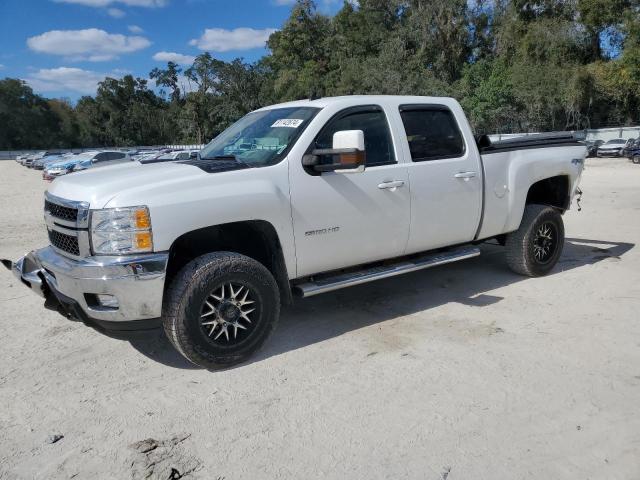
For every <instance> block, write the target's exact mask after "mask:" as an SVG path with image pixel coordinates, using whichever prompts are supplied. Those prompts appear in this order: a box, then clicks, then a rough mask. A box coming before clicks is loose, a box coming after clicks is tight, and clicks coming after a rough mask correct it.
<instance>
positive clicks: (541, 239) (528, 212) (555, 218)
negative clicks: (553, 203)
mask: <svg viewBox="0 0 640 480" xmlns="http://www.w3.org/2000/svg"><path fill="white" fill-rule="evenodd" d="M563 246H564V224H563V222H562V216H561V215H560V212H558V210H557V209H555V208H552V207H548V206H546V205H527V206H526V207H525V210H524V215H523V217H522V222H521V223H520V228H518V230H516V231H515V232H512V233H510V234H508V235H507V241H506V245H505V247H506V250H507V264H508V265H509V268H511V270H513V271H514V272H516V273H519V274H520V275H526V276H528V277H541V276H543V275H546V274H547V273H549V272H550V271H551V269H553V267H554V266H555V265H556V263H558V260H559V259H560V255H561V254H562V247H563Z"/></svg>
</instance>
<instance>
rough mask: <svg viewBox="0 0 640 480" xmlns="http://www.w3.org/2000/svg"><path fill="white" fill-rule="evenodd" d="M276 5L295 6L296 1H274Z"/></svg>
mask: <svg viewBox="0 0 640 480" xmlns="http://www.w3.org/2000/svg"><path fill="white" fill-rule="evenodd" d="M273 3H275V4H276V5H293V4H294V3H296V0H273Z"/></svg>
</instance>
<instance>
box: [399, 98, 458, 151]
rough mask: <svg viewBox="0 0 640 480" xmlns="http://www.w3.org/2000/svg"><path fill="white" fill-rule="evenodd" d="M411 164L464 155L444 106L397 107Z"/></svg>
mask: <svg viewBox="0 0 640 480" xmlns="http://www.w3.org/2000/svg"><path fill="white" fill-rule="evenodd" d="M400 117H401V118H402V123H403V125H404V130H405V133H406V136H407V142H408V143H409V151H410V152H411V160H412V161H414V162H425V161H431V160H440V159H446V158H458V157H461V156H463V155H464V153H465V151H466V146H465V142H464V138H463V136H462V132H461V131H460V127H459V126H458V122H457V121H456V118H455V116H454V114H453V112H452V111H451V110H450V109H449V108H448V107H446V106H444V105H401V106H400Z"/></svg>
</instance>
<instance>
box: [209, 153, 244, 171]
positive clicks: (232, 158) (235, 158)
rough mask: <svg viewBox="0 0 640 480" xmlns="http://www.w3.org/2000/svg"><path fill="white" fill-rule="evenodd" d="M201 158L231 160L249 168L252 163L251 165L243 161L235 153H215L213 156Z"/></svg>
mask: <svg viewBox="0 0 640 480" xmlns="http://www.w3.org/2000/svg"><path fill="white" fill-rule="evenodd" d="M200 160H231V161H234V162H236V163H239V164H240V165H243V166H245V167H249V168H250V167H251V165H249V164H248V163H246V162H243V161H242V160H240V159H239V158H238V157H236V156H235V155H214V156H213V157H200Z"/></svg>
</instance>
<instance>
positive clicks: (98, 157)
mask: <svg viewBox="0 0 640 480" xmlns="http://www.w3.org/2000/svg"><path fill="white" fill-rule="evenodd" d="M106 160H109V154H108V153H98V154H96V156H95V157H94V158H93V161H94V162H104V161H106Z"/></svg>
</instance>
